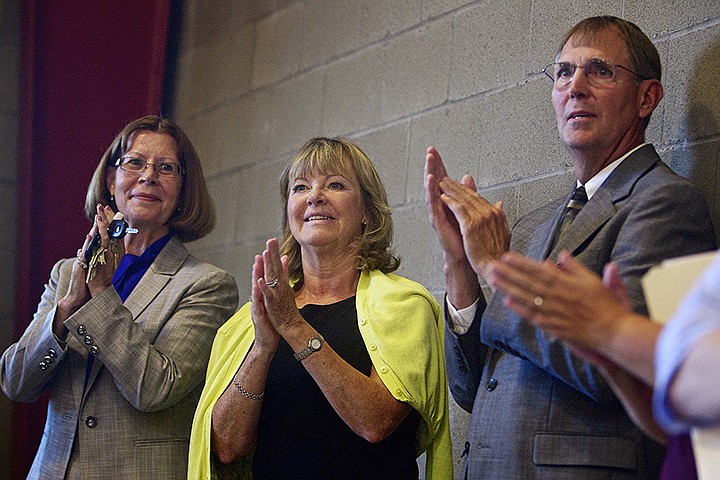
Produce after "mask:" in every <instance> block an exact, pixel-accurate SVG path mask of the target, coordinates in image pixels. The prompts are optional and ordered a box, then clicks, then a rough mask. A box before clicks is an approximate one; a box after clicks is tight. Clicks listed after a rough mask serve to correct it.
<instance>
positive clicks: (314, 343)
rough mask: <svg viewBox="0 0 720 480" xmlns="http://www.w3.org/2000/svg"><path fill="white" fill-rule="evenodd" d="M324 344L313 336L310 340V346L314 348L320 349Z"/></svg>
mask: <svg viewBox="0 0 720 480" xmlns="http://www.w3.org/2000/svg"><path fill="white" fill-rule="evenodd" d="M321 345H322V342H321V341H320V339H319V338H313V339H312V340H310V348H312V349H313V350H320V346H321Z"/></svg>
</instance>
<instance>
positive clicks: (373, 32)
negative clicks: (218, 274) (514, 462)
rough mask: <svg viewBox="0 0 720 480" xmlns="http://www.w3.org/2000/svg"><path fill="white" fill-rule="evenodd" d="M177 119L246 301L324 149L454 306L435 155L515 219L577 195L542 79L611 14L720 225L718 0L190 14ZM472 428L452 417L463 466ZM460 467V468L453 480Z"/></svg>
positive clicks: (220, 258) (681, 162) (542, 0)
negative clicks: (384, 213) (289, 202)
mask: <svg viewBox="0 0 720 480" xmlns="http://www.w3.org/2000/svg"><path fill="white" fill-rule="evenodd" d="M183 4H184V6H183V11H182V21H181V23H182V27H181V31H180V32H179V34H180V39H181V42H180V48H179V52H178V63H177V72H176V81H175V89H174V92H175V95H174V113H173V116H174V118H175V119H176V120H177V121H178V122H179V123H180V124H181V125H182V126H183V127H184V128H185V129H186V130H187V131H188V133H189V135H190V137H191V139H192V140H193V141H194V143H195V145H196V147H197V148H198V150H199V153H200V155H201V158H202V159H203V162H204V166H205V169H206V174H207V178H208V182H209V186H210V189H211V193H212V195H213V197H214V198H215V201H216V202H217V206H218V227H217V228H216V231H215V232H214V233H213V234H212V235H210V236H209V237H207V238H205V239H203V240H201V241H198V242H195V243H194V244H191V245H190V247H191V249H192V250H193V251H194V252H195V253H197V254H198V255H200V256H202V257H204V258H206V259H209V260H210V261H212V262H214V263H216V264H218V265H220V266H221V267H223V268H225V269H226V270H228V271H229V272H231V273H232V274H233V275H235V277H236V278H237V280H238V284H239V287H240V291H241V298H246V297H247V295H248V293H249V278H250V267H251V264H252V259H253V255H254V254H256V253H259V252H260V251H261V249H262V245H263V243H264V241H265V240H266V239H267V238H268V237H271V236H274V235H276V234H277V229H278V226H279V222H280V215H281V213H280V212H281V206H280V204H279V194H278V182H277V178H278V175H279V173H280V171H281V169H282V167H283V165H284V163H285V161H286V159H287V158H288V156H289V155H290V154H292V153H293V152H294V151H295V150H296V149H298V148H299V147H300V146H301V145H302V144H303V143H304V141H305V140H307V139H308V138H310V137H312V136H316V135H343V136H347V137H350V138H353V139H354V140H356V141H357V142H358V143H359V144H360V145H361V146H362V147H363V148H364V149H365V150H366V152H367V153H368V154H369V156H370V158H371V159H373V161H374V162H375V164H376V166H377V168H378V170H379V171H380V173H381V175H382V177H383V179H384V181H385V185H386V187H387V190H388V195H389V198H390V202H391V204H392V206H393V208H394V219H395V224H396V237H395V245H396V250H397V252H398V253H399V254H400V256H402V258H403V264H402V266H401V268H400V271H399V273H401V274H403V275H405V276H407V277H410V278H413V279H415V280H417V281H419V282H421V283H423V284H424V285H426V286H427V287H428V288H429V289H430V290H431V291H432V292H433V293H434V294H436V295H437V297H438V298H439V299H440V298H441V297H442V294H443V288H444V286H443V278H442V268H441V266H442V258H441V254H440V249H439V247H438V244H437V241H436V239H435V235H434V232H433V231H432V230H431V228H430V226H429V223H428V221H427V214H426V211H425V205H424V194H423V189H422V169H423V163H424V152H425V149H426V147H427V146H428V145H435V146H437V147H438V149H439V150H440V152H441V153H442V154H443V157H444V159H445V160H446V163H447V164H448V166H449V171H450V174H451V175H452V176H453V177H459V176H461V175H462V174H464V173H470V174H472V175H474V176H475V178H476V180H477V183H478V187H479V190H480V191H481V193H482V194H483V195H485V196H486V197H487V198H489V199H491V200H497V199H503V200H504V201H505V208H506V211H507V214H508V216H509V219H510V221H511V222H513V221H514V220H515V219H517V218H518V217H519V216H521V215H523V214H525V213H527V212H528V211H529V210H531V209H533V208H535V207H537V206H539V205H540V204H542V203H545V202H547V201H549V200H551V199H553V198H555V197H557V196H560V195H563V194H565V193H566V192H567V191H568V189H569V188H571V186H572V178H573V177H572V171H571V162H570V159H569V156H568V155H567V154H566V152H565V150H564V148H563V146H562V145H561V143H560V142H559V140H558V136H557V131H556V127H555V122H554V115H553V112H552V106H551V104H550V88H551V87H550V85H549V83H548V82H546V81H545V78H544V76H543V74H542V73H541V69H542V68H543V67H544V66H545V65H547V64H548V63H550V62H552V60H553V56H554V54H555V51H556V48H557V45H558V42H559V40H560V37H561V36H562V34H563V33H564V32H565V31H566V30H567V29H568V28H569V27H571V26H572V25H573V24H575V23H576V22H577V21H579V20H580V19H582V18H584V17H587V16H592V15H600V14H609V15H616V16H619V17H622V18H626V19H628V20H631V21H633V22H635V23H636V24H638V25H639V26H640V27H641V28H642V29H643V30H644V31H645V32H646V33H647V34H648V35H649V36H650V37H651V38H652V39H653V41H654V42H655V43H656V45H657V46H658V49H659V51H660V53H661V56H662V60H663V67H664V84H665V87H666V96H665V99H664V100H663V101H662V103H661V105H660V108H659V109H658V110H657V111H656V112H655V114H654V116H653V120H652V122H651V126H650V129H649V132H648V140H649V141H652V142H653V143H655V145H656V146H657V147H658V149H659V150H660V152H661V155H662V157H663V159H664V160H665V161H666V162H667V163H668V164H670V165H671V166H672V167H673V168H674V169H675V170H676V171H677V172H679V173H680V174H682V175H684V176H686V177H688V178H690V179H691V180H693V181H694V182H695V183H697V184H698V185H699V186H700V187H701V188H702V189H703V191H704V192H705V194H706V196H707V198H708V201H709V202H710V204H711V206H712V209H713V215H714V218H715V220H716V225H719V226H720V193H719V187H720V185H719V183H718V182H720V178H719V176H718V165H717V163H718V157H719V153H720V2H717V1H716V0H699V1H698V0H685V1H681V0H675V1H671V0H646V1H643V2H635V1H629V0H594V1H588V0H582V1H577V2H567V1H557V0H533V1H529V0H505V1H503V2H500V1H492V0H485V1H468V0H394V1H379V0H274V1H266V2H256V1H254V0H235V1H232V0H223V1H216V2H202V1H200V0H186V1H185V2H183ZM466 423H467V414H466V413H465V412H463V411H462V410H461V409H459V408H458V407H457V406H455V405H453V410H452V426H453V436H454V443H455V451H456V453H457V455H456V462H457V463H458V465H459V464H460V463H461V461H460V458H459V456H460V455H459V453H460V452H461V450H462V449H461V447H462V444H463V442H464V436H465V428H466ZM458 470H459V469H458Z"/></svg>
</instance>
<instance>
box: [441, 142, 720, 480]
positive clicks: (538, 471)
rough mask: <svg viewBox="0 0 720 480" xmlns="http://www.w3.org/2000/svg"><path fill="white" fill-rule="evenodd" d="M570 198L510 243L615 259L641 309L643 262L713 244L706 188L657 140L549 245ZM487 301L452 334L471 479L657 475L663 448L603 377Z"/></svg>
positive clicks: (522, 225) (598, 260)
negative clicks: (666, 158)
mask: <svg viewBox="0 0 720 480" xmlns="http://www.w3.org/2000/svg"><path fill="white" fill-rule="evenodd" d="M568 199H569V196H568V197H566V198H562V199H558V200H557V201H555V202H552V203H551V204H549V205H546V206H544V207H542V208H540V209H538V210H536V211H534V212H532V213H530V214H528V215H527V216H525V217H524V218H522V219H521V220H520V221H519V222H518V223H517V225H516V226H515V227H514V228H513V234H512V243H511V246H510V248H511V249H512V250H515V251H519V252H522V253H525V254H526V255H528V256H530V257H532V258H535V259H543V258H554V257H555V256H556V255H557V253H558V252H559V251H561V250H569V251H571V252H572V253H573V254H574V255H575V256H576V257H577V258H578V259H579V260H580V261H581V262H582V263H583V264H585V265H586V266H588V267H589V268H591V269H592V270H594V271H596V272H598V273H601V272H602V268H603V266H604V265H605V264H606V263H608V262H609V261H611V260H612V261H614V262H616V263H617V264H618V267H619V271H620V273H621V276H622V279H623V282H624V285H625V287H626V288H627V290H628V293H629V296H630V298H631V300H632V302H633V304H634V306H635V308H636V310H637V311H639V312H643V313H645V312H646V308H645V303H644V298H643V294H642V289H641V286H640V278H641V276H642V275H643V274H644V273H645V272H646V271H647V269H648V268H650V267H651V266H653V265H655V264H656V263H658V262H660V261H661V260H663V259H665V258H670V257H676V256H680V255H685V254H690V253H695V252H700V251H705V250H711V249H713V248H715V236H714V232H713V229H712V225H711V220H710V215H709V210H708V207H707V204H706V202H705V200H704V198H703V196H702V194H701V193H700V192H699V191H698V189H697V188H695V187H694V186H692V185H691V184H690V183H689V182H687V181H686V180H685V179H683V178H681V177H679V176H677V175H676V174H674V173H673V172H672V171H671V170H670V169H669V168H668V167H667V166H666V165H665V164H664V163H662V162H661V160H660V158H659V157H658V155H657V153H656V152H655V150H654V148H653V147H652V146H651V145H646V146H644V147H642V148H640V149H639V150H637V151H636V152H634V153H633V154H632V155H631V156H629V157H628V158H627V159H626V160H625V161H623V162H622V163H621V164H620V165H619V166H618V167H617V168H616V169H615V171H614V172H613V173H612V174H611V175H610V176H609V177H608V178H607V180H606V181H605V182H604V183H603V185H602V186H601V187H600V189H599V190H598V191H597V192H596V193H595V195H594V196H593V198H592V199H590V201H589V202H588V203H587V204H586V205H585V207H584V208H583V209H582V210H581V211H580V213H579V214H578V215H577V217H576V219H575V221H574V222H573V224H572V225H571V227H570V229H569V230H568V231H567V232H566V234H565V235H564V236H563V237H562V238H561V239H560V241H559V243H558V245H556V246H555V248H554V249H552V250H551V242H552V238H553V236H554V233H555V231H556V229H557V228H558V223H559V220H560V217H561V215H562V214H563V212H564V209H565V205H566V204H567V201H568ZM481 303H482V304H481V305H480V306H479V308H478V311H477V314H476V317H475V320H474V322H473V325H472V326H471V328H470V330H469V331H468V332H467V333H466V334H464V335H456V334H454V333H453V332H452V331H451V330H450V329H448V328H446V335H445V343H446V345H445V355H446V362H447V367H448V377H449V381H450V389H451V391H452V394H453V396H454V397H455V399H456V401H457V402H458V404H459V405H460V406H461V407H463V408H464V409H466V410H468V411H471V412H472V417H471V421H470V429H469V436H468V441H467V443H466V449H467V460H466V470H467V478H472V479H475V478H483V479H484V478H488V479H493V480H502V479H513V480H516V479H535V478H537V479H553V480H559V479H574V480H576V479H600V478H613V479H616V478H633V479H640V478H643V479H651V478H652V479H654V478H657V475H658V468H659V462H660V461H661V459H662V453H663V451H662V448H661V447H660V446H658V445H657V444H655V443H653V442H652V441H651V440H649V439H648V438H647V437H645V436H644V435H642V434H641V433H640V431H639V430H638V429H637V428H636V427H635V426H634V425H633V424H632V422H631V421H630V419H629V418H628V417H627V415H626V414H625V412H624V411H623V408H622V406H621V405H620V403H619V402H618V400H617V399H616V398H615V396H614V395H613V393H612V391H611V389H610V387H609V386H608V385H607V383H606V382H605V381H604V379H603V378H602V375H600V374H599V373H598V372H597V371H596V370H595V369H594V368H593V367H592V366H591V365H590V364H589V363H587V362H584V361H582V360H580V359H579V358H578V357H576V356H575V355H573V354H572V353H571V352H570V351H569V350H568V349H567V348H565V346H564V345H563V344H562V343H561V342H558V341H557V340H556V339H555V338H553V337H551V336H548V335H546V334H545V333H544V332H543V331H542V330H539V329H536V328H534V327H532V326H531V325H530V324H529V323H527V322H524V321H523V320H522V319H521V318H520V317H519V316H518V315H516V314H514V313H513V312H511V311H510V310H509V309H507V308H505V307H504V306H503V298H502V295H501V294H494V295H492V296H491V298H490V300H489V301H488V303H487V305H486V304H485V302H484V299H481Z"/></svg>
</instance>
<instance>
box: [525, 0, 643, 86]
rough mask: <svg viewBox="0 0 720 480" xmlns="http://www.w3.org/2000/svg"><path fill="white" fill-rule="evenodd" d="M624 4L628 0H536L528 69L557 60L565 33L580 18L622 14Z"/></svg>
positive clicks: (540, 66)
mask: <svg viewBox="0 0 720 480" xmlns="http://www.w3.org/2000/svg"><path fill="white" fill-rule="evenodd" d="M642 5H644V3H643V4H642ZM624 6H625V2H622V1H621V0H582V1H576V2H572V3H568V2H558V1H557V0H537V1H534V2H533V10H532V25H531V27H530V28H531V30H530V55H529V57H528V68H527V71H529V72H540V71H541V70H542V69H543V67H545V66H546V65H547V64H549V63H552V62H554V61H555V54H556V53H557V50H558V48H559V47H560V41H561V40H562V37H563V35H564V34H565V32H567V31H568V30H570V28H572V27H573V25H575V24H576V23H578V22H579V21H580V20H582V19H583V18H587V17H593V16H597V15H614V16H616V17H621V18H622V17H623V7H624ZM624 18H629V17H627V16H626V17H624Z"/></svg>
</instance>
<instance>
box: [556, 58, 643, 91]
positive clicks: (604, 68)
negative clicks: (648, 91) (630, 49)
mask: <svg viewBox="0 0 720 480" xmlns="http://www.w3.org/2000/svg"><path fill="white" fill-rule="evenodd" d="M578 68H582V69H583V72H584V73H585V77H586V78H587V80H588V82H590V84H591V85H595V86H603V85H608V84H610V83H612V82H613V81H614V80H615V75H617V71H618V69H619V68H622V69H623V70H627V71H628V72H630V73H632V74H633V75H635V76H637V77H638V78H640V79H642V80H649V78H647V77H645V76H643V75H640V74H639V73H637V72H633V71H632V70H630V69H629V68H627V67H623V66H622V65H618V64H617V63H610V62H607V61H605V60H600V59H599V58H592V59H590V60H588V61H587V63H585V65H575V64H572V63H567V62H559V63H551V64H550V65H548V66H547V67H545V68H543V73H544V74H545V75H547V76H548V78H550V80H552V81H553V83H554V84H555V87H556V88H557V87H565V86H567V85H568V84H569V83H570V81H572V79H573V78H575V72H576V71H577V69H578Z"/></svg>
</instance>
